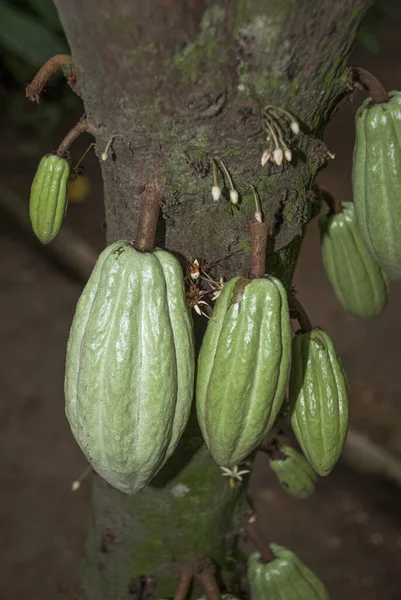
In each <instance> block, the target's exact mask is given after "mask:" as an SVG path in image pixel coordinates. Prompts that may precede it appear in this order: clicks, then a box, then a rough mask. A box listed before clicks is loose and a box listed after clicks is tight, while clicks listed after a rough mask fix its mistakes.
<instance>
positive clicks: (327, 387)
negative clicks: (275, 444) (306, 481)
mask: <svg viewBox="0 0 401 600" xmlns="http://www.w3.org/2000/svg"><path fill="white" fill-rule="evenodd" d="M289 401H290V406H291V425H292V429H293V431H294V433H295V436H296V438H297V440H298V443H299V445H300V446H301V448H302V450H303V453H304V454H305V456H306V458H307V459H308V461H309V463H310V464H311V466H312V467H313V468H314V469H315V471H316V472H317V473H318V474H319V475H328V474H329V473H330V471H331V470H332V469H333V467H334V465H335V464H336V462H337V460H338V458H339V456H340V454H341V450H342V448H343V445H344V442H345V438H346V436H347V428H348V385H347V379H346V377H345V374H344V371H343V368H342V365H341V361H340V359H339V357H338V356H337V353H336V350H335V348H334V345H333V342H332V341H331V339H330V338H329V336H328V335H327V334H326V333H325V332H324V331H322V330H320V329H313V330H312V331H309V332H308V333H300V334H297V335H296V336H295V337H294V339H293V341H292V369H291V376H290V385H289Z"/></svg>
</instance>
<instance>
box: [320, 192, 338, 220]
mask: <svg viewBox="0 0 401 600" xmlns="http://www.w3.org/2000/svg"><path fill="white" fill-rule="evenodd" d="M319 195H320V197H321V199H322V200H323V201H324V202H325V203H326V204H327V206H328V207H329V214H330V215H336V214H338V213H339V212H341V205H340V203H339V202H338V200H337V199H336V198H335V197H334V196H333V194H332V193H331V192H330V191H329V190H328V189H327V188H325V187H321V186H319Z"/></svg>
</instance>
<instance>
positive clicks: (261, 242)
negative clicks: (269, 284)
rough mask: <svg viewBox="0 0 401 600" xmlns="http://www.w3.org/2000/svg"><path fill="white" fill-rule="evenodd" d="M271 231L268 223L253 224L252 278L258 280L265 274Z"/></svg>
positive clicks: (256, 222) (257, 222)
mask: <svg viewBox="0 0 401 600" xmlns="http://www.w3.org/2000/svg"><path fill="white" fill-rule="evenodd" d="M268 233H269V229H268V226H267V223H259V221H253V222H252V223H251V239H252V249H251V278H252V279H258V278H260V277H263V275H264V274H265V263H266V248H267V238H268Z"/></svg>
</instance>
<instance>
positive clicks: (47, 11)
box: [25, 0, 63, 33]
mask: <svg viewBox="0 0 401 600" xmlns="http://www.w3.org/2000/svg"><path fill="white" fill-rule="evenodd" d="M25 2H26V4H27V5H28V6H30V7H31V9H32V10H33V11H34V12H35V13H36V14H37V15H38V16H39V17H41V20H42V22H43V23H44V24H45V25H46V26H47V27H48V28H49V29H50V30H51V31H57V32H58V33H63V26H62V25H61V22H60V19H59V16H58V12H57V8H56V7H55V5H54V2H53V0H25Z"/></svg>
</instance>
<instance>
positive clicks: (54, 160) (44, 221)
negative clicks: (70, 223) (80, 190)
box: [29, 154, 70, 244]
mask: <svg viewBox="0 0 401 600" xmlns="http://www.w3.org/2000/svg"><path fill="white" fill-rule="evenodd" d="M69 176H70V166H69V164H68V162H67V161H66V160H65V158H60V157H59V156H56V155H55V154H48V155H47V156H44V157H43V158H42V160H41V161H40V163H39V167H38V170H37V171H36V175H35V177H34V180H33V182H32V187H31V196H30V200H29V217H30V219H31V224H32V229H33V231H34V233H35V235H36V237H37V238H38V240H39V241H41V242H42V244H49V243H50V242H51V241H52V240H54V238H55V237H56V235H57V234H58V232H59V230H60V227H61V224H62V222H63V220H64V216H65V213H66V210H67V185H68V178H69Z"/></svg>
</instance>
